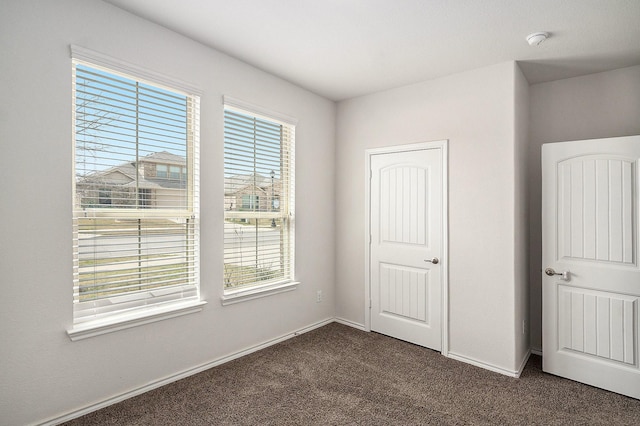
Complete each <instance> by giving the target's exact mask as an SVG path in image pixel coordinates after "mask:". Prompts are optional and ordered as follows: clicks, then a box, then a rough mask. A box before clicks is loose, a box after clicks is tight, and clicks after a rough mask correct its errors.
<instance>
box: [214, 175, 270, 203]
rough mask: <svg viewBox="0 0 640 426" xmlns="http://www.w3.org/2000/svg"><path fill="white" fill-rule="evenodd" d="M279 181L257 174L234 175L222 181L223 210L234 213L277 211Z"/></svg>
mask: <svg viewBox="0 0 640 426" xmlns="http://www.w3.org/2000/svg"><path fill="white" fill-rule="evenodd" d="M281 188H282V185H281V182H280V179H275V178H273V179H272V178H271V177H265V176H262V175H260V174H258V173H252V174H249V175H235V176H231V177H228V178H225V180H224V209H225V210H235V211H262V212H269V211H279V210H280V192H281Z"/></svg>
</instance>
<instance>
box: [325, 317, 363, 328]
mask: <svg viewBox="0 0 640 426" xmlns="http://www.w3.org/2000/svg"><path fill="white" fill-rule="evenodd" d="M333 320H334V321H335V322H337V323H339V324H342V325H347V326H349V327H353V328H357V329H358V330H360V331H367V330H366V329H365V327H364V324H360V323H357V322H353V321H349V320H347V319H344V318H338V317H336V318H334V319H333Z"/></svg>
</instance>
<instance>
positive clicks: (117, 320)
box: [67, 301, 207, 342]
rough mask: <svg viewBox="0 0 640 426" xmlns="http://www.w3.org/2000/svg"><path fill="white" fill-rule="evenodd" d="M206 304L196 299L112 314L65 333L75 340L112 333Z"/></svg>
mask: <svg viewBox="0 0 640 426" xmlns="http://www.w3.org/2000/svg"><path fill="white" fill-rule="evenodd" d="M206 304H207V302H205V301H196V302H189V303H181V304H174V305H171V306H165V307H162V308H155V309H148V310H145V311H141V312H136V313H132V314H125V315H117V316H116V315H114V316H113V317H111V318H107V319H101V320H96V321H87V322H85V323H82V324H78V325H76V326H74V327H73V328H71V329H70V330H67V334H68V335H69V338H70V339H71V340H72V341H74V342H75V341H76V340H82V339H88V338H89V337H94V336H99V335H101V334H106V333H113V332H114V331H118V330H125V329H127V328H131V327H137V326H139V325H144V324H149V323H152V322H156V321H162V320H166V319H169V318H175V317H179V316H182V315H188V314H193V313H196V312H200V311H202V308H203V307H204V305H206Z"/></svg>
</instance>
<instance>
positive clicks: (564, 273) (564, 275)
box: [544, 268, 571, 281]
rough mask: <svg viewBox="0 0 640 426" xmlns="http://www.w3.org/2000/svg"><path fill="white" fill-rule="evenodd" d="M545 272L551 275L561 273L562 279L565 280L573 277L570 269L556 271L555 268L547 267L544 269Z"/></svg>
mask: <svg viewBox="0 0 640 426" xmlns="http://www.w3.org/2000/svg"><path fill="white" fill-rule="evenodd" d="M544 273H545V274H547V275H548V276H550V277H553V276H554V275H560V279H561V280H563V281H569V280H570V279H571V272H569V271H562V272H556V271H555V270H554V269H553V268H547V269H545V270H544Z"/></svg>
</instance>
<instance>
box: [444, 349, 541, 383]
mask: <svg viewBox="0 0 640 426" xmlns="http://www.w3.org/2000/svg"><path fill="white" fill-rule="evenodd" d="M448 357H449V358H451V359H455V360H456V361H461V362H464V363H467V364H471V365H475V366H476V367H480V368H484V369H485V370H489V371H493V372H494V373H500V374H504V375H505V376H509V377H516V378H517V377H520V373H522V369H524V366H525V365H526V363H527V360H528V359H529V353H527V356H526V357H525V359H524V361H523V364H522V366H521V367H520V369H519V370H509V369H506V368H502V367H498V366H497V365H493V364H489V363H487V362H483V361H478V360H475V359H473V358H468V357H466V356H464V355H458V354H455V353H453V352H451V351H449V355H448Z"/></svg>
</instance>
